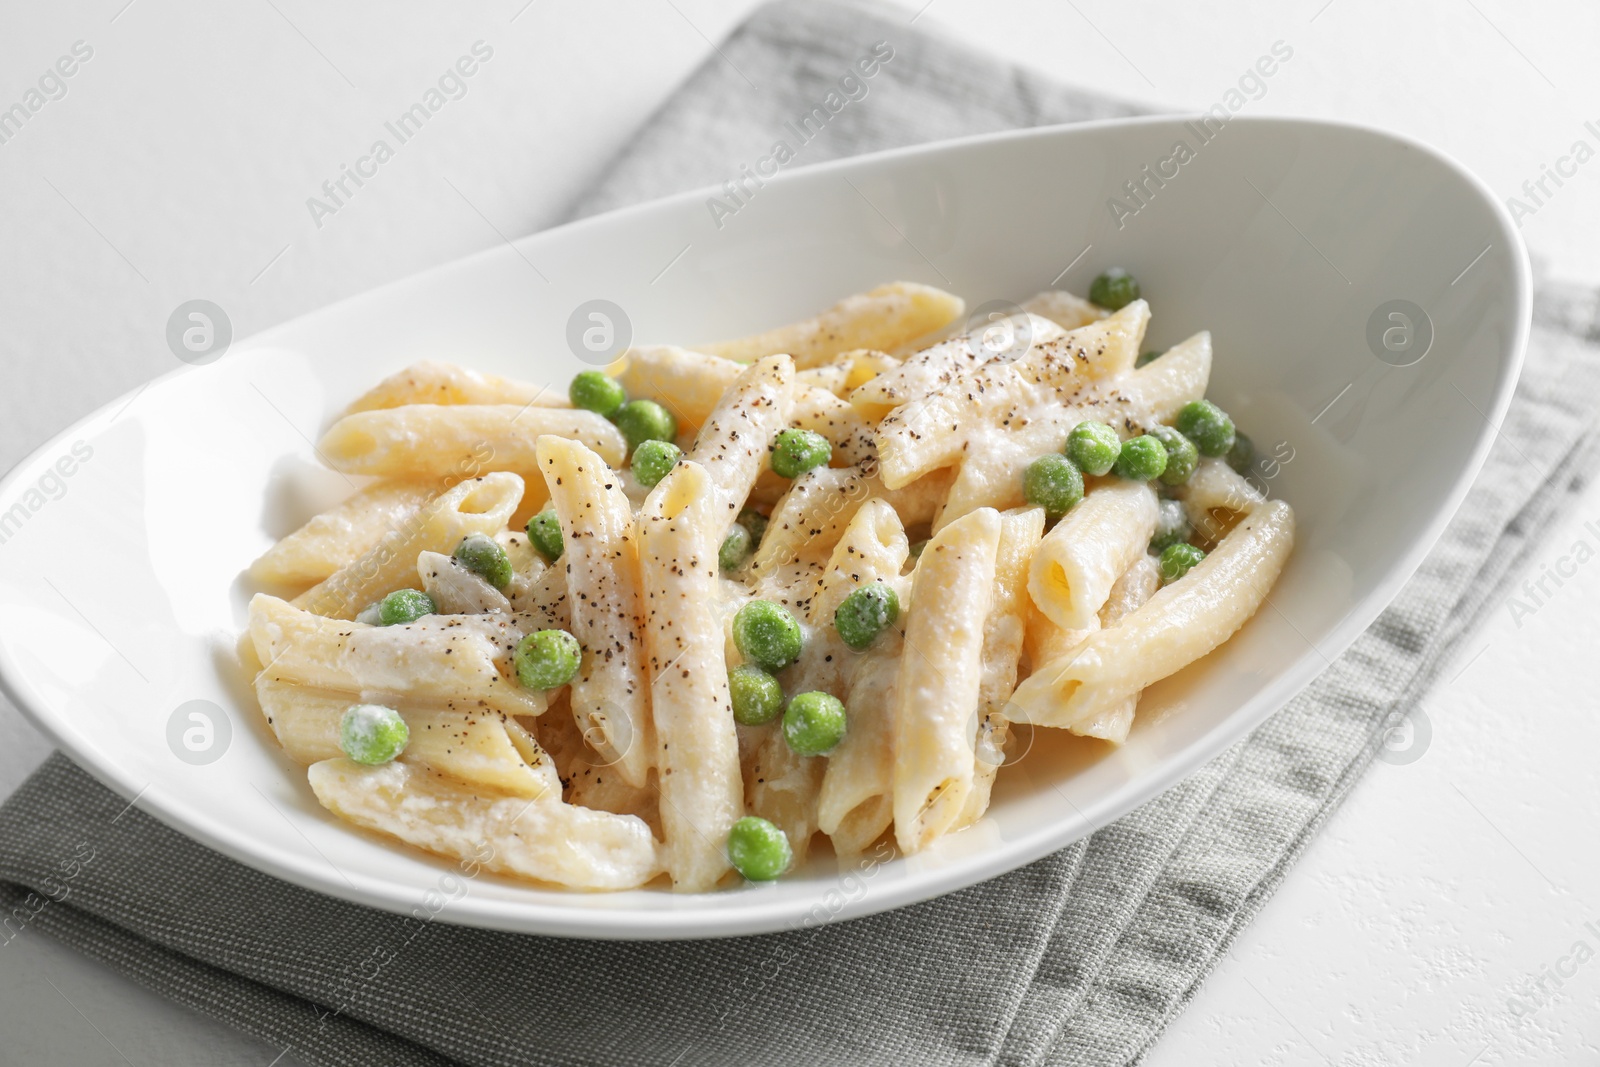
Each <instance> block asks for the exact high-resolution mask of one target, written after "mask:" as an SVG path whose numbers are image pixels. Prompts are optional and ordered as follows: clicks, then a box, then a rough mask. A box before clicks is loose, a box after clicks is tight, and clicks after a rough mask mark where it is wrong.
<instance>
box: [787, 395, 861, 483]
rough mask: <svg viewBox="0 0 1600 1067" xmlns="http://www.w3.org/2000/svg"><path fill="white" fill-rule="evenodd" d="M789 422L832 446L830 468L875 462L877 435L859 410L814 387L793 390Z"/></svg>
mask: <svg viewBox="0 0 1600 1067" xmlns="http://www.w3.org/2000/svg"><path fill="white" fill-rule="evenodd" d="M797 391H798V393H799V395H798V396H797V397H796V399H795V403H794V411H793V413H792V414H791V415H790V417H789V421H790V423H791V424H792V425H794V426H795V427H797V428H799V429H802V430H810V431H811V432H812V433H816V434H821V435H822V436H823V437H826V438H827V439H828V443H829V444H831V445H832V446H833V460H832V462H833V465H834V466H836V467H854V466H858V465H860V464H863V463H872V462H876V460H877V456H878V444H877V434H876V432H875V427H874V425H873V423H872V422H870V421H868V420H867V418H866V417H865V416H864V415H862V414H861V411H860V409H858V408H856V407H854V406H853V405H851V404H850V403H848V402H846V401H844V400H840V399H839V398H838V397H837V396H835V395H834V394H833V393H831V392H829V391H828V390H826V389H822V388H818V387H816V386H805V387H802V388H800V389H799V390H797Z"/></svg>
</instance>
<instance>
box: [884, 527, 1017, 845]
mask: <svg viewBox="0 0 1600 1067" xmlns="http://www.w3.org/2000/svg"><path fill="white" fill-rule="evenodd" d="M1000 527H1001V523H1000V516H999V515H998V514H997V513H996V512H994V511H993V510H991V509H987V508H986V509H984V510H981V511H974V512H973V513H972V514H970V515H967V516H964V517H962V518H960V519H957V520H956V521H955V522H953V523H951V524H950V525H949V526H946V527H945V528H944V529H943V530H941V531H940V532H939V533H938V534H936V535H934V538H933V540H932V541H930V542H929V544H928V546H927V547H926V548H925V549H923V552H922V555H921V557H919V558H918V560H917V567H916V570H915V571H913V572H912V579H911V582H912V584H911V603H912V610H911V612H910V614H909V618H908V621H907V623H906V631H905V638H906V651H905V653H904V655H902V656H901V658H900V673H899V675H898V677H897V679H896V682H895V689H896V693H895V733H894V747H895V767H894V836H895V842H896V844H898V845H899V847H900V851H902V852H904V853H907V854H910V853H913V852H918V851H920V850H921V849H923V848H925V847H926V846H927V845H929V844H930V843H931V842H932V841H933V840H934V839H935V838H936V837H938V836H939V835H940V834H943V833H944V832H946V831H947V830H949V829H950V827H951V826H952V825H954V823H955V821H956V820H957V819H958V818H959V817H960V815H961V812H962V810H963V808H964V807H965V805H966V802H967V794H968V793H969V792H970V791H971V790H972V778H973V771H974V768H973V749H972V746H973V740H974V732H973V725H974V720H973V716H972V710H973V709H974V708H975V707H977V704H978V694H979V690H980V688H981V686H982V680H983V630H984V624H985V621H986V619H987V618H988V615H989V608H990V605H991V604H992V602H993V599H994V574H995V553H996V551H997V550H998V548H999V544H1000Z"/></svg>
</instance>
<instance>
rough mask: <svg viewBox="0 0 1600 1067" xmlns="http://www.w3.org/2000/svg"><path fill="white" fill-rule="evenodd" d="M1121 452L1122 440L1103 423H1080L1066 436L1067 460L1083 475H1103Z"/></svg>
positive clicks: (1091, 421)
mask: <svg viewBox="0 0 1600 1067" xmlns="http://www.w3.org/2000/svg"><path fill="white" fill-rule="evenodd" d="M1121 451H1122V439H1121V438H1119V437H1118V436H1117V431H1115V430H1113V429H1112V428H1111V427H1109V426H1107V425H1106V424H1105V423H1103V422H1095V421H1093V420H1090V421H1088V422H1080V423H1078V425H1076V426H1074V427H1073V428H1072V432H1071V433H1069V434H1067V449H1066V452H1067V458H1068V459H1070V460H1072V462H1074V463H1076V464H1077V465H1078V469H1079V470H1081V471H1083V473H1085V474H1104V473H1105V472H1106V471H1108V470H1110V469H1111V468H1112V467H1113V466H1114V465H1115V464H1116V462H1117V455H1118V453H1120V452H1121Z"/></svg>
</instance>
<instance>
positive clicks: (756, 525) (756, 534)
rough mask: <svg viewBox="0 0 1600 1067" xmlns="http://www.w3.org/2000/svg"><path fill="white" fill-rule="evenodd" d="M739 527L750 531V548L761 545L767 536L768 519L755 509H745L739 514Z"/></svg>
mask: <svg viewBox="0 0 1600 1067" xmlns="http://www.w3.org/2000/svg"><path fill="white" fill-rule="evenodd" d="M738 521H739V525H740V526H743V527H744V528H745V529H746V530H749V531H750V547H752V548H754V547H756V546H757V545H759V544H761V539H762V538H763V537H765V536H767V517H766V516H765V515H763V514H761V512H759V511H757V510H756V509H755V508H745V509H743V510H742V511H740V512H739V520H738Z"/></svg>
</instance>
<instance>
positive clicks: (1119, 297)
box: [1089, 267, 1139, 311]
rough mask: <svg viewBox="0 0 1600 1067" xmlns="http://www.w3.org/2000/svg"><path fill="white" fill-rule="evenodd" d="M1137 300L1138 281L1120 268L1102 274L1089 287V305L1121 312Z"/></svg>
mask: <svg viewBox="0 0 1600 1067" xmlns="http://www.w3.org/2000/svg"><path fill="white" fill-rule="evenodd" d="M1137 299H1139V280H1138V279H1137V278H1135V277H1134V276H1133V275H1131V274H1129V273H1128V272H1127V271H1125V270H1123V269H1122V268H1121V267H1112V268H1111V269H1110V270H1107V271H1105V272H1103V273H1102V274H1101V275H1100V276H1099V277H1097V278H1096V279H1095V280H1094V281H1093V282H1092V283H1090V285H1089V303H1091V304H1098V305H1099V306H1100V307H1103V308H1105V309H1107V310H1108V311H1121V310H1122V309H1123V308H1125V307H1127V306H1128V305H1129V304H1131V303H1133V302H1134V301H1135V300H1137Z"/></svg>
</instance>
